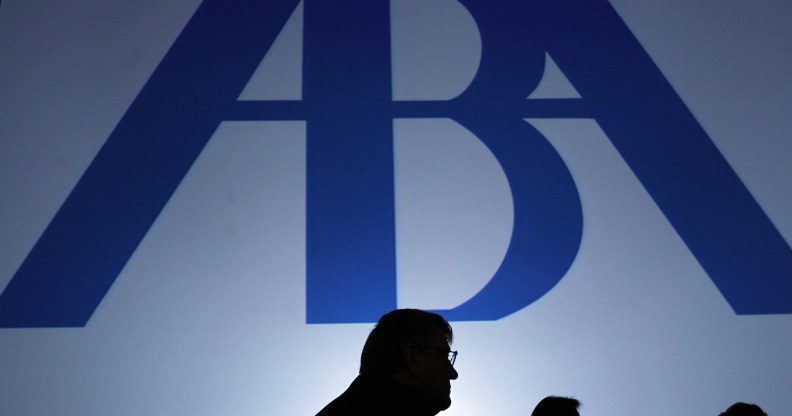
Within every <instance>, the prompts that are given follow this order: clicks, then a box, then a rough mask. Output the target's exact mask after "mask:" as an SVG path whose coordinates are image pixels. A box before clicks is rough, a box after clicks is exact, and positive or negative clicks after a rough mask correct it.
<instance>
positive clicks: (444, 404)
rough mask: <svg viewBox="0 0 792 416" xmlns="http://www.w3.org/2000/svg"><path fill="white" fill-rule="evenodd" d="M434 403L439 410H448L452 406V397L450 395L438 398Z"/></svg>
mask: <svg viewBox="0 0 792 416" xmlns="http://www.w3.org/2000/svg"><path fill="white" fill-rule="evenodd" d="M434 404H435V408H436V409H437V411H438V412H441V411H443V410H446V409H448V408H449V407H451V397H450V396H448V397H442V398H437V399H436V400H434Z"/></svg>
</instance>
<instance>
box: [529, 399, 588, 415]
mask: <svg viewBox="0 0 792 416" xmlns="http://www.w3.org/2000/svg"><path fill="white" fill-rule="evenodd" d="M579 407H580V401H579V400H577V399H573V398H572V397H558V396H547V397H545V398H544V399H542V400H541V401H539V403H537V404H536V407H535V408H534V410H533V413H531V416H580V413H578V408H579Z"/></svg>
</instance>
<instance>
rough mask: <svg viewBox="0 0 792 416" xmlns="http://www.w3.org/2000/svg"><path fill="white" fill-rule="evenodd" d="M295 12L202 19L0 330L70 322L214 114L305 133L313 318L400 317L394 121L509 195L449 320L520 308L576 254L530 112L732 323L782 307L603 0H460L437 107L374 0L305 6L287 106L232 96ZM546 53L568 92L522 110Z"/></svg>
mask: <svg viewBox="0 0 792 416" xmlns="http://www.w3.org/2000/svg"><path fill="white" fill-rule="evenodd" d="M298 3H299V2H298V1H297V0H271V1H266V2H262V1H235V2H225V1H222V0H207V1H205V2H204V3H203V4H202V5H201V6H200V7H199V8H198V10H197V11H196V13H195V14H194V16H193V17H192V18H191V20H190V21H189V23H188V24H187V26H186V27H185V29H184V30H183V32H182V33H181V34H180V36H179V37H178V39H177V40H176V41H175V43H174V44H173V45H172V47H171V48H170V50H169V52H168V53H167V55H166V56H165V57H164V59H163V60H162V62H161V63H160V65H159V66H158V67H157V69H156V71H155V72H154V73H153V75H152V76H151V77H150V79H149V80H148V82H147V83H146V84H145V86H144V88H143V89H142V91H141V92H140V94H139V95H138V97H137V98H136V99H135V101H134V102H133V103H132V105H131V106H130V107H129V109H128V110H127V112H126V114H125V115H124V117H123V118H122V119H121V121H120V122H119V123H118V125H117V126H116V128H115V130H114V131H113V132H112V134H111V135H110V137H109V138H108V140H107V142H106V144H105V145H104V146H103V148H102V149H101V151H100V152H99V154H98V155H97V156H96V158H95V160H94V161H93V162H92V163H91V165H90V166H89V168H88V169H87V171H86V172H85V174H84V175H83V177H82V178H81V179H80V181H79V183H78V184H77V185H76V187H75V188H74V190H73V191H72V192H71V194H70V195H69V197H68V199H67V200H66V202H65V203H64V204H63V206H62V207H61V208H60V210H59V211H58V213H57V214H56V216H55V217H54V219H53V220H52V222H51V223H50V224H49V226H48V227H47V229H46V231H45V232H44V234H43V235H42V236H41V238H40V239H39V240H38V242H37V243H36V245H35V247H34V248H33V250H32V251H31V252H30V253H29V255H28V256H27V258H26V259H25V261H24V262H23V264H22V265H21V267H20V268H19V270H18V271H17V273H16V274H15V275H14V277H13V279H12V280H11V281H10V283H9V285H8V286H7V288H6V289H5V291H4V292H3V293H2V295H0V327H69V326H76V327H79V326H84V325H85V324H86V322H87V321H88V319H89V318H90V317H91V315H92V314H93V312H94V310H95V309H96V308H97V306H98V305H99V303H100V302H101V300H102V298H103V297H104V296H105V294H106V292H107V291H108V290H109V288H110V286H111V285H112V284H113V282H114V280H115V279H116V277H117V276H118V275H119V273H120V272H121V270H122V269H123V268H124V266H125V264H126V262H127V260H128V259H129V258H130V256H131V255H132V253H133V252H134V250H135V249H136V247H137V246H138V244H139V243H140V241H141V240H142V239H143V237H144V236H145V234H146V233H147V231H148V230H149V228H150V227H151V225H152V223H153V222H154V220H155V219H156V218H157V216H158V215H159V213H160V211H161V210H162V209H163V207H164V206H165V204H166V203H167V201H168V199H169V198H170V197H171V195H172V194H173V193H174V191H175V190H176V188H177V187H178V185H179V183H180V181H181V180H182V178H184V176H185V175H186V174H187V171H188V170H189V168H190V166H191V165H192V163H193V162H194V161H195V159H196V158H197V157H198V155H199V154H200V153H201V151H202V149H203V148H204V146H205V145H206V143H207V142H208V140H209V139H210V137H211V136H212V134H213V133H214V131H215V129H216V128H217V127H218V126H219V124H220V123H221V122H223V121H227V120H304V121H305V122H306V126H307V131H306V134H307V183H306V187H307V188H306V189H307V218H306V220H307V236H306V237H307V247H306V258H307V264H306V266H307V269H306V270H307V276H306V279H307V294H306V300H307V302H306V303H307V311H306V312H307V315H306V316H307V320H308V322H309V323H333V322H335V323H338V322H371V321H373V320H376V318H377V317H379V315H380V313H381V312H382V311H383V310H386V309H390V308H393V307H395V306H396V267H395V264H396V261H395V256H396V254H395V231H394V228H395V226H394V222H395V220H394V189H393V175H394V173H393V128H392V126H393V120H394V119H395V118H448V119H451V120H454V121H455V122H456V123H458V124H460V125H461V126H463V127H465V128H466V129H468V130H469V131H471V132H472V133H473V134H475V135H476V136H477V137H478V138H479V139H480V140H481V141H482V142H483V143H484V144H485V145H486V146H487V147H488V148H489V150H490V151H491V152H492V154H493V155H494V156H495V157H496V159H497V160H498V162H499V163H500V165H501V167H502V168H503V171H504V172H505V174H506V177H507V180H508V184H509V187H510V189H511V192H512V197H513V203H514V225H513V227H514V228H513V232H512V237H511V241H510V243H509V247H508V250H507V252H506V254H505V257H504V259H503V262H502V264H501V265H500V267H499V269H498V270H497V272H496V273H495V275H494V276H493V277H492V278H491V280H490V281H489V282H488V283H487V284H486V286H484V287H483V288H482V289H481V291H480V292H478V293H477V294H475V296H473V297H472V298H471V299H470V300H468V301H467V302H465V303H463V304H462V305H460V306H458V307H456V308H454V309H451V310H448V311H444V313H445V314H446V315H447V316H448V317H449V318H450V319H452V320H494V319H499V318H501V317H504V316H506V315H509V314H511V313H514V312H515V311H518V310H520V309H522V308H524V307H525V306H526V305H528V304H530V303H532V302H534V301H535V300H537V299H539V298H540V297H541V296H543V295H544V294H545V293H547V291H549V290H550V289H551V288H552V287H553V286H554V285H555V284H556V283H557V282H558V281H559V280H560V279H561V278H563V276H564V274H565V273H566V272H567V270H568V268H569V267H570V265H571V264H572V262H573V260H574V258H575V256H576V255H577V251H578V248H579V245H580V241H581V234H582V229H583V218H582V210H581V202H580V197H579V195H578V192H577V189H576V186H575V183H574V182H573V180H572V177H571V175H570V173H569V171H568V168H567V167H566V165H565V164H564V163H563V161H562V160H561V158H560V157H559V155H558V154H557V153H556V151H555V150H554V149H553V147H552V146H551V145H550V144H549V142H548V141H547V139H546V138H545V137H543V136H542V134H541V133H539V131H537V130H536V129H535V128H533V127H532V126H531V125H530V124H528V123H526V122H525V121H523V120H524V119H525V118H529V117H533V118H579V117H586V118H593V119H595V120H596V121H597V123H598V124H599V126H600V127H601V128H602V130H603V131H604V132H605V134H606V135H607V137H608V138H609V139H610V140H611V142H612V143H613V145H614V147H615V148H616V149H617V150H618V152H619V153H620V155H621V156H622V157H623V158H624V160H625V161H626V162H627V164H628V166H629V167H630V168H631V169H632V171H633V172H634V173H635V175H636V177H637V178H638V179H639V180H640V182H641V184H642V185H643V186H644V187H645V189H646V190H647V192H648V193H649V195H650V196H651V197H652V198H653V199H654V201H655V203H656V204H657V205H658V206H659V207H660V209H661V210H662V212H663V213H664V215H665V216H666V218H667V219H668V220H669V222H670V223H671V225H672V226H673V227H674V229H675V230H676V231H677V233H678V234H679V235H680V236H681V238H682V239H683V241H684V242H685V244H686V245H687V246H688V248H689V249H690V251H691V252H692V253H693V255H694V256H695V257H696V259H697V260H698V262H699V263H700V264H701V266H702V267H703V268H704V270H705V271H706V272H707V274H708V275H709V277H710V278H711V279H712V281H713V282H714V283H715V285H716V286H717V287H718V289H719V290H720V292H721V293H722V294H723V296H724V297H725V298H726V300H727V301H728V302H729V304H730V305H731V306H732V308H733V309H734V311H735V312H736V313H738V314H779V313H781V314H785V313H792V283H791V281H792V278H790V276H792V250H790V247H789V245H788V244H787V243H786V241H785V240H784V239H783V238H782V237H781V235H780V234H779V232H778V231H777V230H776V229H775V228H774V226H773V225H772V224H771V222H770V221H769V219H768V218H767V216H766V215H765V214H764V212H763V211H762V210H761V208H760V207H759V206H758V204H757V203H756V201H755V200H754V199H753V198H752V197H751V195H750V193H749V192H748V190H747V189H746V188H745V186H744V185H743V184H742V182H741V181H740V180H739V178H738V177H737V175H736V174H735V173H734V171H733V170H732V168H731V167H730V166H729V164H728V163H727V162H726V161H725V159H724V158H723V157H722V155H721V154H720V153H719V152H718V150H717V149H716V147H715V146H714V145H713V143H712V141H711V140H710V139H709V137H708V136H707V134H706V133H705V132H704V131H703V129H702V128H701V127H700V126H699V124H698V123H697V121H696V120H695V119H694V118H693V116H692V115H691V113H690V112H689V111H688V110H687V108H686V107H685V105H684V103H683V102H682V101H681V100H680V98H679V97H678V96H677V95H676V93H675V92H674V91H673V89H672V88H671V87H670V85H669V84H668V82H667V81H666V80H665V78H664V77H663V75H662V74H661V73H660V71H659V70H658V69H657V67H656V66H655V64H654V63H653V62H652V61H651V59H650V58H649V57H648V55H647V54H646V52H645V51H644V50H643V48H642V47H641V45H640V44H639V43H638V42H637V41H636V39H635V37H634V36H633V35H632V33H630V31H629V30H628V29H627V27H626V26H625V24H624V23H623V22H622V20H621V19H620V18H619V16H618V15H617V14H616V12H615V11H614V10H613V9H612V7H611V6H610V5H609V4H608V3H607V2H606V1H605V0H537V1H522V0H520V1H517V0H502V1H497V2H493V1H490V0H463V1H461V3H462V5H463V6H464V7H465V8H466V9H467V10H468V11H469V13H470V15H471V16H472V17H473V19H474V20H475V22H476V25H477V26H478V30H479V32H480V34H481V41H482V52H481V62H480V66H479V69H478V72H477V73H476V75H475V77H474V79H473V81H472V82H471V84H470V85H469V87H468V88H467V89H466V90H465V91H464V92H463V93H461V94H460V95H459V96H457V97H455V98H453V99H450V100H446V101H398V102H397V101H393V99H392V97H391V94H392V93H391V91H392V89H391V68H392V66H391V54H390V32H389V22H390V20H389V2H388V0H354V1H343V2H328V1H313V0H304V5H303V7H304V33H303V39H304V44H303V80H302V82H303V84H302V85H303V87H302V91H303V97H302V100H296V101H240V100H239V98H238V97H239V96H240V92H241V91H242V90H243V89H244V87H245V86H246V84H247V82H248V81H249V80H250V78H251V76H252V74H253V73H254V71H255V70H256V68H257V67H258V65H259V63H260V62H261V60H262V59H263V57H264V56H265V55H266V53H267V51H268V49H269V47H270V46H271V45H272V43H273V42H274V41H275V38H276V37H277V36H278V34H279V33H280V31H281V29H282V28H283V26H284V24H285V22H286V21H287V20H288V18H289V16H290V15H291V14H292V12H293V11H294V10H295V8H296V7H298ZM548 54H549V55H550V56H552V57H553V59H554V61H555V62H556V63H557V64H558V66H559V67H560V68H561V69H562V70H563V72H564V73H565V74H566V76H567V77H568V79H569V80H570V82H571V83H572V84H573V85H574V86H575V88H576V89H577V91H578V92H579V93H580V98H579V99H568V100H566V99H564V100H526V99H525V97H527V96H529V95H530V93H531V91H533V89H534V88H536V86H537V85H538V84H539V80H540V79H541V77H542V74H543V69H544V65H545V56H546V55H548ZM614 69H618V70H614Z"/></svg>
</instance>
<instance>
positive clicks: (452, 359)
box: [426, 345, 457, 366]
mask: <svg viewBox="0 0 792 416" xmlns="http://www.w3.org/2000/svg"><path fill="white" fill-rule="evenodd" d="M426 348H431V349H433V350H437V351H442V352H444V353H446V354H448V363H449V364H451V365H452V366H453V365H454V362H456V357H457V352H456V351H451V350H447V349H445V348H437V347H433V346H431V345H427V346H426Z"/></svg>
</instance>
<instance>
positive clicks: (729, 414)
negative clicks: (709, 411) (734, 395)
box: [720, 402, 767, 416]
mask: <svg viewBox="0 0 792 416" xmlns="http://www.w3.org/2000/svg"><path fill="white" fill-rule="evenodd" d="M720 416H767V413H765V412H764V410H762V408H761V407H759V406H757V405H755V404H750V403H743V402H737V403H735V404H733V405H731V406H729V408H728V409H726V411H725V412H723V413H721V414H720Z"/></svg>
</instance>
